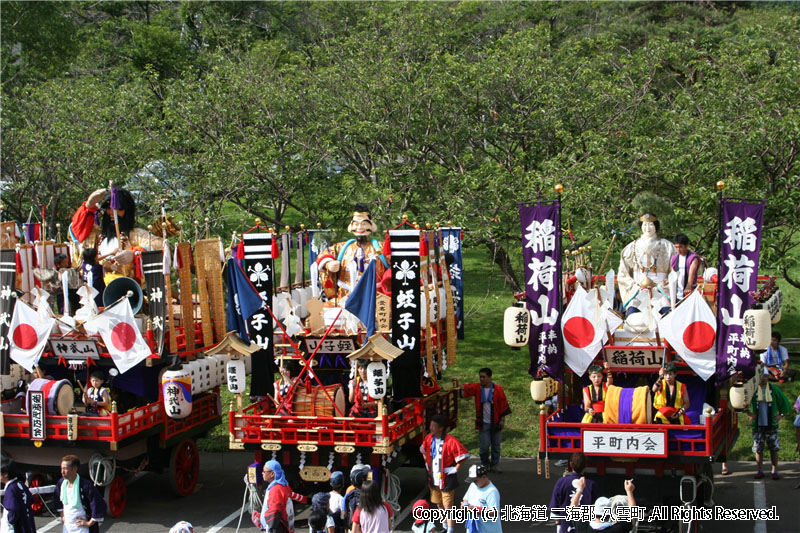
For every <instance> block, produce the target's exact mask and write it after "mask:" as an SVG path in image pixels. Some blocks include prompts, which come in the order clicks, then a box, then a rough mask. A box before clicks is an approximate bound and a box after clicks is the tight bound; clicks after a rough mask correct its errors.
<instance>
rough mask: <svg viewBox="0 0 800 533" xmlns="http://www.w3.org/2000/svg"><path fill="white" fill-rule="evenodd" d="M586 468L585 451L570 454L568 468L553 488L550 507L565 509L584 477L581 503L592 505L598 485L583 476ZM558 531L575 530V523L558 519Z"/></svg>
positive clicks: (563, 532) (562, 532)
mask: <svg viewBox="0 0 800 533" xmlns="http://www.w3.org/2000/svg"><path fill="white" fill-rule="evenodd" d="M585 468H586V456H585V455H584V454H583V452H575V453H573V454H572V456H570V458H569V462H568V463H567V470H566V472H564V476H563V477H561V479H559V480H558V481H556V486H555V487H554V488H553V495H552V496H551V497H550V509H551V511H552V510H553V509H565V508H566V507H567V506H568V505H570V502H571V501H572V498H573V496H575V493H576V492H577V490H578V480H580V479H583V480H584V483H583V488H582V489H581V494H582V497H581V499H580V505H591V504H592V502H593V501H594V498H595V496H596V495H597V485H596V484H595V482H594V481H592V480H591V479H586V478H585V477H583V471H584V469H585ZM556 525H557V526H558V527H557V532H558V533H567V532H568V531H574V530H575V525H574V524H572V523H570V522H567V521H566V520H560V519H559V520H556Z"/></svg>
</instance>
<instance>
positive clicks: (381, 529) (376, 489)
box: [353, 481, 394, 533]
mask: <svg viewBox="0 0 800 533" xmlns="http://www.w3.org/2000/svg"><path fill="white" fill-rule="evenodd" d="M393 514H394V511H392V507H391V506H390V505H389V504H388V503H386V502H385V501H383V498H381V488H380V485H379V484H378V483H377V482H375V481H366V482H365V483H364V485H363V486H362V487H361V501H360V503H359V505H358V509H356V512H355V514H354V515H353V533H390V531H391V530H392V515H393Z"/></svg>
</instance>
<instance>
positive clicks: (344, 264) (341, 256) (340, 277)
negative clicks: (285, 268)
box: [315, 203, 389, 299]
mask: <svg viewBox="0 0 800 533" xmlns="http://www.w3.org/2000/svg"><path fill="white" fill-rule="evenodd" d="M371 216H372V214H371V213H370V211H369V208H368V207H367V206H366V205H364V204H362V203H359V204H356V208H355V211H354V212H353V219H352V220H351V221H350V225H348V226H347V231H349V232H350V233H351V234H352V235H353V238H352V239H350V240H348V241H345V242H337V243H336V244H334V245H332V246H331V247H329V248H328V249H326V250H325V251H324V252H322V253H321V254H319V256H318V257H317V260H316V263H315V264H316V267H317V268H318V269H319V276H320V279H321V281H322V288H323V291H324V293H325V296H326V297H327V298H328V299H334V298H342V297H344V296H346V295H347V294H348V293H349V292H350V291H351V290H352V289H353V288H354V287H355V286H356V282H357V281H358V279H359V278H360V277H361V274H363V273H364V270H365V269H366V267H367V265H368V264H369V261H370V259H372V258H373V257H375V258H377V259H378V262H377V263H376V265H375V266H376V268H377V271H376V279H378V280H380V279H381V278H382V277H383V273H384V271H385V270H386V269H388V268H389V264H388V262H387V261H386V258H385V257H384V256H383V252H382V246H381V244H380V243H379V242H378V241H377V240H376V239H371V238H370V237H371V235H372V234H373V233H375V232H376V231H378V226H377V225H376V224H375V223H374V222H373V221H372V219H371Z"/></svg>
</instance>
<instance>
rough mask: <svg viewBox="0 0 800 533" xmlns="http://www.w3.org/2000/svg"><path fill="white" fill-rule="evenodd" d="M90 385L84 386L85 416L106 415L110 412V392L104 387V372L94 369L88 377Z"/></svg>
mask: <svg viewBox="0 0 800 533" xmlns="http://www.w3.org/2000/svg"><path fill="white" fill-rule="evenodd" d="M89 383H90V386H89V387H86V391H85V392H84V400H85V402H86V415H87V416H108V415H109V414H111V397H110V395H111V393H110V391H109V389H108V387H104V386H103V383H105V374H103V371H102V370H95V371H94V372H92V375H91V377H90V378H89Z"/></svg>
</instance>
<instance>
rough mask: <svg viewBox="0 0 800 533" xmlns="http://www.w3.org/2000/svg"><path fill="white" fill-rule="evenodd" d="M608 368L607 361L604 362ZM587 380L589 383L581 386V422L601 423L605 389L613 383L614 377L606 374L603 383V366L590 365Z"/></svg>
mask: <svg viewBox="0 0 800 533" xmlns="http://www.w3.org/2000/svg"><path fill="white" fill-rule="evenodd" d="M604 365H605V367H606V368H608V363H604ZM589 381H591V383H590V384H589V385H587V386H586V387H584V388H583V410H584V412H585V413H586V414H584V415H583V420H581V423H583V424H589V423H602V422H603V411H604V410H605V405H606V390H608V386H609V385H613V384H614V378H612V377H611V374H610V373H609V374H608V382H607V383H603V367H602V366H600V365H592V366H590V367H589Z"/></svg>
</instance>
